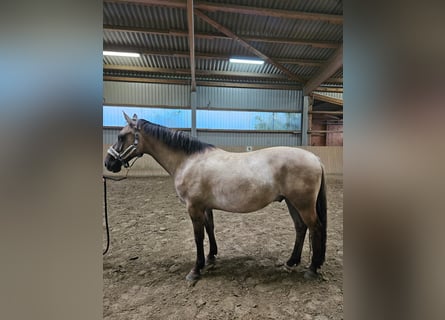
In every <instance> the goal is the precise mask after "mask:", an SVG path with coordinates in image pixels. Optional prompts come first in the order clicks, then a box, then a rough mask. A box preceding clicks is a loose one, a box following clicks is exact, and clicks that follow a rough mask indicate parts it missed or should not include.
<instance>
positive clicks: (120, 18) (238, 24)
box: [103, 0, 343, 86]
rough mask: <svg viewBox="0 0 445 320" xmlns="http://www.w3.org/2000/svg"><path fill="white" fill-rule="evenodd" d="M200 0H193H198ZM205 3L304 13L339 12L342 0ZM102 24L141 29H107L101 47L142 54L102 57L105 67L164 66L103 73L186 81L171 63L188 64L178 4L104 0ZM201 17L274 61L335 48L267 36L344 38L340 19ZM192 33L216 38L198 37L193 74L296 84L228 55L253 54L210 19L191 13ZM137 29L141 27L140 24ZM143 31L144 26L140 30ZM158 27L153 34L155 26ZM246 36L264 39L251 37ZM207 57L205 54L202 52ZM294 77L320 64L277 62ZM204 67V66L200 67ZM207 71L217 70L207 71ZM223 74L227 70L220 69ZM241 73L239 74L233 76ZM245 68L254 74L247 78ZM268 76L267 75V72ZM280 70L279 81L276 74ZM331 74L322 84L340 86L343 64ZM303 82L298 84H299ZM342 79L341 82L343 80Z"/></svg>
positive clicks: (317, 55)
mask: <svg viewBox="0 0 445 320" xmlns="http://www.w3.org/2000/svg"><path fill="white" fill-rule="evenodd" d="M197 2H198V1H195V4H196V3H197ZM206 3H210V4H212V3H214V4H224V5H238V6H247V7H253V8H270V9H271V10H273V9H279V10H287V11H304V12H308V13H322V14H330V15H342V14H343V8H342V7H343V6H342V1H338V0H315V1H298V0H295V1H272V0H211V1H207V2H206ZM103 10H104V16H103V23H104V25H106V26H108V27H110V26H111V28H112V27H113V26H114V27H116V28H117V27H128V28H139V29H138V30H133V31H130V30H126V31H123V30H109V29H105V30H104V33H103V34H104V36H103V37H104V38H103V39H104V48H105V49H107V48H119V49H120V50H123V49H128V50H129V51H139V52H141V51H142V52H145V54H144V55H142V56H141V57H140V58H117V57H104V59H103V63H104V65H105V66H106V65H119V66H122V67H125V66H129V67H141V68H142V67H145V68H158V69H165V70H164V71H165V72H143V71H140V70H139V71H137V70H136V71H135V70H134V69H133V70H127V71H125V70H110V69H107V68H105V69H104V74H106V75H115V76H119V75H122V74H128V75H131V76H133V77H144V78H146V77H152V78H155V77H159V78H160V79H166V78H168V73H170V74H171V76H172V77H171V78H172V79H178V78H180V79H189V78H190V75H187V74H179V75H178V74H177V72H175V70H176V69H181V70H182V69H190V67H191V65H190V61H189V57H188V54H189V51H190V49H189V39H188V22H187V14H186V13H187V12H186V10H184V9H183V8H174V7H169V3H168V2H166V4H165V6H154V5H141V4H137V3H131V0H130V1H122V2H119V1H117V2H114V1H112V2H107V1H105V2H104V4H103ZM202 12H203V13H204V14H205V15H207V16H208V17H210V18H211V19H213V20H214V21H216V22H218V23H219V24H221V25H223V26H224V27H226V28H228V29H229V30H231V31H232V32H234V33H235V34H236V35H238V36H240V37H241V38H243V37H244V38H247V40H246V41H247V42H248V43H249V44H250V45H251V46H253V47H254V48H255V49H257V50H259V51H260V52H262V53H263V54H264V55H266V56H268V57H270V58H272V59H274V60H275V61H276V60H277V59H278V60H279V59H285V60H288V59H292V60H299V59H303V60H310V61H316V62H317V61H318V62H321V63H320V65H322V63H323V62H325V61H327V60H328V59H329V58H330V57H331V56H332V55H333V54H334V52H335V50H336V49H335V48H332V47H326V48H323V47H318V46H316V47H312V46H309V45H301V44H299V45H297V44H289V43H276V42H270V41H268V40H267V39H264V38H269V39H275V40H279V39H289V40H307V41H327V42H329V43H330V44H332V43H338V44H340V43H341V42H342V41H343V26H342V24H335V23H329V22H326V21H313V20H302V19H289V18H278V17H273V16H261V15H249V14H241V13H228V12H221V11H216V12H207V11H202ZM194 21H195V25H194V29H195V34H209V33H210V34H215V35H218V37H215V38H209V37H202V36H197V37H195V39H194V40H195V41H194V42H195V54H196V56H197V57H196V59H195V64H196V77H197V80H203V81H204V80H215V81H217V80H218V81H232V82H237V81H239V82H242V83H246V82H247V83H248V82H251V83H271V84H272V83H286V84H287V83H291V84H292V83H294V84H296V82H295V81H289V80H288V79H287V78H288V76H287V75H285V73H284V72H283V71H282V70H280V69H279V68H277V67H276V66H274V65H272V64H269V63H265V64H264V65H262V66H250V65H235V64H231V63H229V62H228V61H227V58H228V57H229V56H232V55H236V56H246V57H252V56H254V54H253V53H252V52H251V51H250V50H249V49H247V48H245V47H244V46H243V45H241V44H240V43H239V42H237V41H234V40H233V39H231V38H229V37H228V36H225V35H223V34H222V33H221V32H220V31H218V30H217V29H215V28H214V27H212V26H210V25H209V24H208V23H207V22H205V21H204V20H202V19H200V18H199V17H198V16H196V15H195V17H194ZM141 28H142V29H141ZM143 29H145V31H144V30H143ZM156 30H157V31H159V32H155V31H156ZM166 30H174V31H180V32H182V33H180V34H178V33H173V34H160V33H163V32H164V31H166ZM250 38H263V40H260V39H256V40H253V39H250ZM203 55H204V57H203ZM282 65H283V66H284V67H285V68H286V69H288V70H289V71H290V72H292V73H294V74H295V75H296V76H297V77H300V78H303V79H309V78H311V77H312V76H314V75H315V74H316V73H317V72H318V71H319V69H320V66H318V67H317V66H307V65H298V64H287V63H283V64H282ZM199 71H206V72H199ZM212 72H214V73H213V74H212ZM221 72H227V73H232V76H230V75H228V74H221ZM235 73H239V75H235ZM245 73H252V74H258V77H252V76H249V75H246V74H245ZM269 75H270V76H269ZM279 75H281V76H283V79H280V78H279V77H277V76H279ZM261 77H262V78H261ZM331 78H335V79H336V81H331V82H328V81H325V83H324V85H328V84H329V85H336V86H338V85H339V83H338V79H342V78H343V70H342V69H340V70H338V71H337V72H335V73H334V74H333V75H332V76H331ZM299 85H302V83H299ZM340 85H341V84H340Z"/></svg>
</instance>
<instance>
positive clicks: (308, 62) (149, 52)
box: [104, 45, 326, 67]
mask: <svg viewBox="0 0 445 320" xmlns="http://www.w3.org/2000/svg"><path fill="white" fill-rule="evenodd" d="M104 50H110V51H126V52H138V53H140V54H145V55H151V56H169V57H175V58H188V57H189V53H188V52H186V51H157V50H147V49H144V48H137V47H129V46H107V45H104ZM195 58H197V59H219V60H229V58H230V56H229V55H223V54H218V53H204V52H195ZM271 59H273V60H274V61H275V62H278V63H285V64H296V65H301V66H309V67H321V66H322V65H323V63H325V62H326V61H323V60H308V59H291V58H271Z"/></svg>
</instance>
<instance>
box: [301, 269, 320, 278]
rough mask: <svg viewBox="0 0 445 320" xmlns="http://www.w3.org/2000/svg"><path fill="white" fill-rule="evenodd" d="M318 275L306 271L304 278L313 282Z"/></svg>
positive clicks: (309, 270)
mask: <svg viewBox="0 0 445 320" xmlns="http://www.w3.org/2000/svg"><path fill="white" fill-rule="evenodd" d="M318 277H319V274H318V273H316V272H314V271H313V270H311V269H308V270H307V271H306V272H305V273H304V278H305V279H306V280H314V279H318Z"/></svg>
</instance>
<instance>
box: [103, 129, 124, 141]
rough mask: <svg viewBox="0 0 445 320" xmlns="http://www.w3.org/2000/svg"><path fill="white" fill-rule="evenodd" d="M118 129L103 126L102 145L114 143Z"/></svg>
mask: <svg viewBox="0 0 445 320" xmlns="http://www.w3.org/2000/svg"><path fill="white" fill-rule="evenodd" d="M119 131H120V130H119V129H111V128H104V129H103V130H102V132H103V134H102V136H103V139H102V141H103V145H111V144H114V143H115V142H116V141H117V135H118V134H119Z"/></svg>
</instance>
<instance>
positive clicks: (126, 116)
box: [122, 111, 137, 128]
mask: <svg viewBox="0 0 445 320" xmlns="http://www.w3.org/2000/svg"><path fill="white" fill-rule="evenodd" d="M122 113H123V114H124V118H125V120H126V121H127V123H128V125H129V126H130V127H132V128H133V127H134V126H135V125H136V119H137V117H136V119H134V116H136V115H134V116H133V119H131V118H130V117H129V116H128V115H127V114H126V113H125V112H124V111H122Z"/></svg>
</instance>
